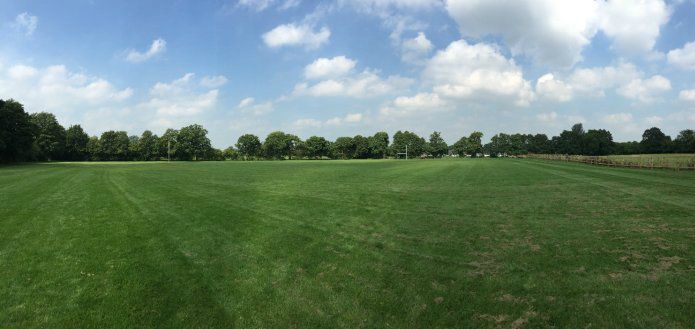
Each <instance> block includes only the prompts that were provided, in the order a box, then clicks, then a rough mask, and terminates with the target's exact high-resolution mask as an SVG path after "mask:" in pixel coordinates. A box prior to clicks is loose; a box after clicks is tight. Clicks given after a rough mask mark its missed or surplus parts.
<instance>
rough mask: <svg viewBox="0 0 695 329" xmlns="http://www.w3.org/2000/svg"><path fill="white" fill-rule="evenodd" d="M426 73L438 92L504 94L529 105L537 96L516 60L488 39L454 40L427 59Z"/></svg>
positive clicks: (450, 94) (481, 95)
mask: <svg viewBox="0 0 695 329" xmlns="http://www.w3.org/2000/svg"><path fill="white" fill-rule="evenodd" d="M424 77H425V79H426V80H427V81H428V82H429V83H431V84H432V85H433V90H434V92H435V93H437V94H439V95H440V96H444V97H448V98H455V99H473V98H488V99H489V98H494V99H499V98H503V99H509V100H512V101H514V103H515V104H517V105H519V106H528V105H529V103H530V102H531V101H532V100H533V99H534V97H535V96H534V93H533V90H532V88H531V85H530V83H529V82H528V81H526V80H525V79H524V77H523V72H522V71H521V68H520V67H519V66H517V65H516V63H515V62H514V60H510V59H507V58H506V57H504V55H502V54H501V53H500V52H499V50H498V49H497V48H495V47H494V46H492V45H489V44H486V43H478V44H474V45H471V44H468V43H467V42H466V41H465V40H458V41H454V42H452V43H451V44H449V46H447V47H446V49H444V50H440V51H438V52H437V53H436V54H435V55H434V56H433V57H432V58H431V59H430V60H429V61H428V62H427V64H426V67H425V71H424Z"/></svg>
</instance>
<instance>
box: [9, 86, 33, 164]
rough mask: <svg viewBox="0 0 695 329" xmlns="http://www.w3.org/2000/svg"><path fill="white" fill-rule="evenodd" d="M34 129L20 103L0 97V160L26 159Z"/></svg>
mask: <svg viewBox="0 0 695 329" xmlns="http://www.w3.org/2000/svg"><path fill="white" fill-rule="evenodd" d="M35 131H36V127H35V126H34V124H33V123H32V122H31V119H30V117H29V114H27V113H26V112H24V106H22V104H20V103H18V102H15V101H14V100H12V99H10V100H7V101H3V100H1V99H0V162H10V161H20V160H25V159H28V158H29V157H30V156H31V146H32V143H33V141H34V132H35Z"/></svg>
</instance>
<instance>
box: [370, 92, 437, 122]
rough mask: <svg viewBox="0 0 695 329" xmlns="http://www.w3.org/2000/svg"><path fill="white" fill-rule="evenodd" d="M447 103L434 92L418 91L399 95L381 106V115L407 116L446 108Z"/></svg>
mask: <svg viewBox="0 0 695 329" xmlns="http://www.w3.org/2000/svg"><path fill="white" fill-rule="evenodd" d="M447 109H448V104H447V102H446V101H445V100H443V99H442V98H441V97H439V95H437V94H435V93H418V94H416V95H414V96H401V97H397V98H396V99H394V100H393V101H392V102H390V103H389V104H387V105H386V106H384V107H382V108H381V109H380V110H379V114H381V116H382V117H407V116H417V115H423V114H429V113H433V112H437V111H442V110H447Z"/></svg>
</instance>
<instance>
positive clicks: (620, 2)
mask: <svg viewBox="0 0 695 329" xmlns="http://www.w3.org/2000/svg"><path fill="white" fill-rule="evenodd" d="M600 4H601V6H600V10H601V21H600V28H601V30H602V31H603V33H604V34H606V35H607V36H608V37H610V38H612V39H613V47H614V48H615V49H616V50H618V51H620V52H622V53H627V54H639V53H644V54H649V53H650V51H651V50H652V49H653V48H654V44H655V43H656V39H657V38H658V37H659V34H660V30H661V27H662V26H664V25H665V24H666V23H667V22H668V20H669V18H670V16H671V10H670V8H669V7H668V6H667V5H666V3H665V1H663V0H639V1H636V0H611V1H602V2H600Z"/></svg>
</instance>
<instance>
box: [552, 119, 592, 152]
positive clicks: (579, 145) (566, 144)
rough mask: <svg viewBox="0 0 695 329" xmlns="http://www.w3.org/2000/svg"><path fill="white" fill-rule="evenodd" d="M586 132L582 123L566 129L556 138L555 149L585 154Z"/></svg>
mask: <svg viewBox="0 0 695 329" xmlns="http://www.w3.org/2000/svg"><path fill="white" fill-rule="evenodd" d="M584 134H585V132H584V126H583V125H582V124H581V123H577V124H575V125H574V126H572V129H571V130H564V131H563V132H562V133H560V136H559V137H558V138H557V139H555V140H554V144H555V145H554V147H555V151H556V152H557V153H562V154H584V145H583V144H584Z"/></svg>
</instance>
